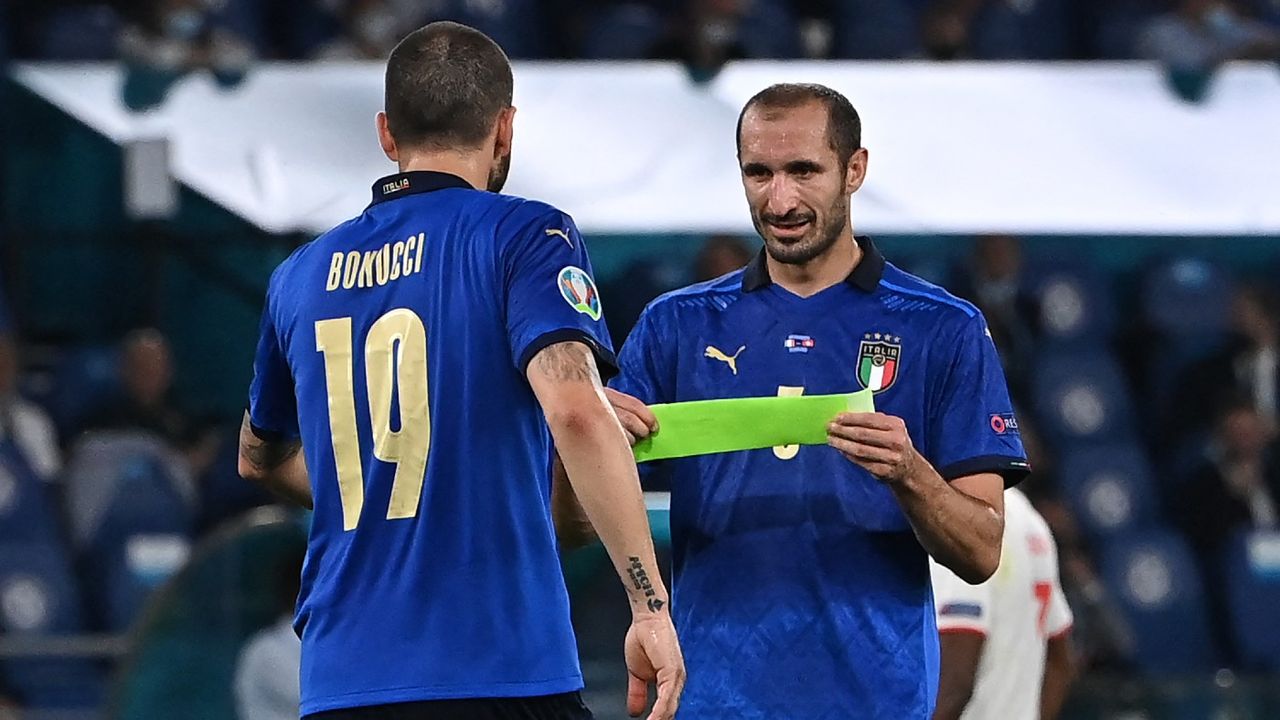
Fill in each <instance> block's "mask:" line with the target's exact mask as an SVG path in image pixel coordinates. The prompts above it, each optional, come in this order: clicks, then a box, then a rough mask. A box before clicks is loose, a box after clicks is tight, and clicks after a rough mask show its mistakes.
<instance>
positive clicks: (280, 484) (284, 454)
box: [239, 413, 311, 510]
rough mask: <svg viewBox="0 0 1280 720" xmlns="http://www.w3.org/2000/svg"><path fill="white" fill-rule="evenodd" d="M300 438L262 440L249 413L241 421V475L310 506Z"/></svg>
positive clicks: (302, 504)
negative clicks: (254, 429) (251, 422)
mask: <svg viewBox="0 0 1280 720" xmlns="http://www.w3.org/2000/svg"><path fill="white" fill-rule="evenodd" d="M301 450H302V443H300V442H298V441H297V440H263V439H262V438H260V437H258V436H257V435H255V434H254V432H253V427H252V426H250V424H249V414H248V413H245V415H244V421H243V422H241V423H240V461H239V469H240V477H242V478H244V479H245V480H248V481H250V482H255V483H257V484H259V485H262V486H263V487H265V488H266V489H268V490H270V491H271V492H273V493H275V494H276V495H279V496H280V497H282V498H284V499H285V500H288V501H289V502H292V503H296V504H298V505H301V506H302V507H305V508H307V509H308V510H310V509H311V480H310V479H309V478H308V477H307V464H306V462H305V461H304V460H303V458H302V452H301Z"/></svg>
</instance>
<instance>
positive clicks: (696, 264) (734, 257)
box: [693, 235, 752, 282]
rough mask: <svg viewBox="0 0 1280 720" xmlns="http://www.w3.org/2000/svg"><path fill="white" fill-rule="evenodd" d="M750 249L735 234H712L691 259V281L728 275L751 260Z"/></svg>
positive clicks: (703, 280) (701, 280)
mask: <svg viewBox="0 0 1280 720" xmlns="http://www.w3.org/2000/svg"><path fill="white" fill-rule="evenodd" d="M751 257H752V255H751V249H750V248H748V247H747V244H746V243H744V242H743V241H742V238H739V237H738V236H736V235H712V236H711V237H709V238H707V241H706V242H705V243H703V245H702V249H701V250H699V251H698V256H697V257H696V258H694V261H693V275H694V277H693V281H694V282H705V281H707V280H714V279H716V278H718V277H720V276H721V275H728V274H729V273H731V272H733V271H734V270H739V269H741V268H742V267H744V266H745V265H746V264H747V263H749V262H751Z"/></svg>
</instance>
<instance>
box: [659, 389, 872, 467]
mask: <svg viewBox="0 0 1280 720" xmlns="http://www.w3.org/2000/svg"><path fill="white" fill-rule="evenodd" d="M650 409H651V410H653V414H654V415H656V416H657V418H658V432H656V433H654V434H653V435H650V436H649V437H647V438H645V439H644V440H641V441H640V442H639V443H637V444H636V446H635V448H634V452H635V456H636V462H647V461H650V460H666V459H668V458H681V457H691V456H694V455H710V454H712V453H724V452H736V451H738V450H756V449H759V448H768V447H775V446H778V445H825V444H826V443H827V423H829V422H831V421H832V420H833V419H834V418H835V417H836V416H837V415H839V414H840V413H843V412H875V403H874V402H873V400H872V395H871V391H870V390H862V391H859V392H855V393H845V394H841V395H801V396H798V397H754V398H730V399H726V400H697V401H694V402H681V403H668V404H663V405H653V406H650Z"/></svg>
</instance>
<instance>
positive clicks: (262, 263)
mask: <svg viewBox="0 0 1280 720" xmlns="http://www.w3.org/2000/svg"><path fill="white" fill-rule="evenodd" d="M441 18H448V19H455V20H459V21H462V22H467V23H469V24H472V25H475V26H477V27H479V28H481V29H483V30H485V31H486V32H488V33H489V34H491V35H492V36H493V37H494V38H495V39H497V40H498V41H499V42H500V43H501V44H502V45H503V46H504V47H505V48H506V49H507V51H508V52H509V53H510V54H511V56H512V57H513V58H515V59H517V61H518V62H517V68H516V85H517V90H516V93H517V97H516V104H517V106H518V107H519V108H520V113H519V115H518V116H517V131H518V135H517V146H516V156H515V165H514V169H513V175H512V181H511V183H510V185H509V190H510V191H512V192H514V193H517V194H523V195H528V196H531V197H536V198H539V199H544V200H548V201H550V202H553V203H555V204H557V205H559V206H561V207H563V208H565V209H566V210H567V211H569V212H570V213H572V214H573V215H575V216H576V217H577V219H578V221H579V224H580V226H581V227H582V229H583V231H584V232H585V233H586V235H587V236H588V240H589V242H590V243H591V246H592V247H591V250H592V253H593V256H594V259H595V262H596V268H597V277H598V278H600V281H601V286H602V292H603V293H604V297H605V308H606V312H607V314H608V315H609V319H610V322H611V323H612V329H613V332H614V337H615V340H616V341H617V342H618V343H619V344H620V343H621V341H622V339H623V338H625V337H626V334H627V331H628V328H629V325H630V323H632V322H633V321H634V319H635V318H636V316H637V315H638V314H639V312H640V310H641V309H642V308H643V306H644V304H645V303H646V302H648V301H649V300H650V299H652V298H653V297H654V296H655V295H656V294H658V293H660V292H662V291H664V290H667V289H671V288H673V287H676V286H677V285H680V284H683V283H686V282H689V281H693V280H697V279H702V278H707V277H714V276H716V275H718V274H721V273H723V272H726V271H728V270H731V269H734V268H736V267H737V266H739V265H740V264H742V263H743V262H745V260H746V258H747V257H749V254H750V253H752V252H754V251H755V249H756V248H757V247H758V241H757V240H756V239H755V236H754V234H753V233H752V232H751V227H750V224H749V221H748V215H747V212H746V207H745V204H744V202H743V201H742V197H741V188H740V185H739V181H738V178H737V169H736V164H735V162H734V156H733V125H734V119H735V118H736V115H737V112H738V109H739V108H740V106H741V104H742V102H743V101H745V99H746V98H747V97H749V96H750V95H751V94H752V93H754V92H755V91H756V90H758V89H760V88H762V87H764V86H765V85H766V84H768V83H770V82H774V81H778V80H812V81H818V82H824V83H827V84H830V85H832V86H833V87H835V88H837V89H839V90H841V91H843V92H844V93H846V94H847V95H849V97H850V98H851V99H852V100H853V102H854V104H855V105H856V106H857V107H858V108H859V110H860V111H861V113H862V114H863V120H864V127H865V130H864V139H865V142H866V144H867V146H868V147H869V148H870V149H871V158H872V161H871V170H870V179H869V181H868V183H867V185H866V187H865V188H864V190H863V191H862V192H861V193H860V194H859V195H858V196H857V197H856V198H855V201H854V211H853V212H854V222H855V227H856V228H857V230H858V231H859V232H869V233H872V234H875V235H876V236H877V238H878V239H879V240H880V242H881V244H882V246H883V247H884V249H885V252H886V255H887V256H888V257H889V258H890V260H891V261H894V262H896V263H898V264H899V265H901V266H903V267H905V268H906V269H909V270H911V271H913V272H916V273H918V274H920V275H922V276H924V277H926V278H928V279H931V280H934V281H936V282H939V283H942V284H944V285H946V286H947V287H948V288H949V289H951V290H952V291H954V292H956V293H957V294H960V295H962V296H964V297H966V298H968V299H970V300H973V301H974V302H976V303H977V304H978V305H979V306H981V307H982V309H983V310H984V311H985V313H986V314H987V317H988V319H989V320H990V322H991V328H992V331H993V333H994V334H995V338H996V340H997V343H998V345H999V347H1000V348H1001V351H1002V355H1003V357H1004V360H1005V363H1006V369H1007V373H1008V375H1009V379H1010V382H1011V387H1012V388H1013V390H1014V393H1015V398H1016V402H1017V404H1018V405H1019V406H1020V409H1021V415H1020V418H1021V422H1022V433H1023V437H1024V438H1025V439H1026V440H1027V441H1028V449H1029V451H1031V453H1032V454H1033V457H1032V459H1033V461H1034V463H1035V467H1036V472H1035V474H1034V476H1033V477H1032V478H1031V479H1030V480H1029V481H1028V482H1027V483H1026V484H1025V488H1026V490H1027V492H1028V494H1029V495H1031V496H1032V498H1033V500H1034V501H1035V503H1036V504H1037V506H1038V507H1039V508H1040V510H1041V511H1042V513H1043V514H1044V515H1045V516H1046V518H1048V520H1049V522H1050V524H1051V525H1052V527H1053V529H1054V531H1055V533H1056V535H1057V537H1058V540H1059V543H1060V545H1061V548H1062V572H1063V581H1064V585H1065V587H1066V590H1067V593H1068V597H1069V599H1070V602H1071V603H1072V605H1073V608H1074V611H1075V615H1076V618H1077V627H1076V635H1077V639H1078V641H1079V650H1080V652H1081V654H1082V658H1083V661H1084V663H1085V666H1086V668H1087V672H1086V674H1085V676H1084V677H1083V679H1082V680H1081V681H1080V682H1079V683H1078V685H1077V686H1076V688H1075V690H1074V692H1073V694H1072V698H1071V700H1070V702H1069V705H1068V709H1067V712H1066V716H1067V717H1069V718H1081V719H1083V718H1108V719H1117V720H1118V719H1120V718H1124V719H1126V720H1128V719H1138V718H1144V719H1147V718H1149V719H1155V718H1177V719H1179V720H1181V719H1183V718H1186V719H1188V720H1190V719H1193V718H1214V719H1218V718H1223V719H1225V718H1233V719H1234V718H1275V717H1280V621H1278V620H1277V610H1276V608H1277V607H1280V534H1277V530H1280V450H1278V449H1277V444H1276V443H1277V441H1276V438H1277V432H1276V430H1277V419H1278V417H1280V387H1278V385H1280V369H1278V364H1280V363H1278V359H1280V306H1278V305H1277V291H1280V201H1278V200H1277V198H1280V68H1278V67H1277V63H1276V60H1277V59H1278V58H1280V2H1278V1H1277V0H1235V1H1234V2H1220V1H1218V0H796V1H794V2H787V1H786V0H687V1H686V0H597V1H592V0H136V1H132V2H129V1H125V0H119V1H117V2H88V1H74V0H3V1H2V2H0V63H2V64H3V65H4V69H5V73H4V78H3V84H0V108H2V110H0V122H2V123H3V125H2V127H0V153H2V155H0V198H2V199H3V200H2V203H0V282H2V283H3V289H2V290H0V332H2V337H0V698H2V699H0V718H9V717H23V718H113V719H114V718H119V719H121V720H124V719H129V720H133V719H138V720H144V719H145V720H155V719H158V718H182V719H183V720H203V719H206V718H208V719H209V720H215V719H217V720H225V719H227V718H235V717H240V718H241V719H242V720H267V719H268V718H274V717H275V716H274V715H270V714H268V713H265V712H263V713H257V714H239V715H238V712H239V711H238V710H237V707H236V705H237V702H236V695H237V692H240V693H241V694H242V695H250V694H252V693H253V692H254V690H253V689H252V688H249V687H247V685H246V684H244V683H237V679H236V677H237V665H238V664H239V663H242V662H243V663H252V662H254V659H255V658H256V659H257V662H259V663H260V665H259V667H266V668H268V670H267V671H259V672H257V673H256V674H257V675H261V676H267V675H270V674H271V672H270V670H274V671H276V674H278V675H282V676H284V677H285V679H286V680H287V676H288V674H289V673H290V672H293V673H296V668H292V669H291V668H290V667H289V663H288V662H287V658H288V653H289V648H288V642H289V639H288V637H287V632H286V633H282V632H278V630H279V629H280V619H281V618H282V617H283V616H284V615H285V614H286V613H287V611H288V607H289V604H290V603H289V598H290V593H291V592H292V590H291V588H290V586H289V581H290V579H291V577H292V576H294V575H296V567H297V563H298V557H299V553H300V550H301V547H302V543H303V538H304V533H305V527H306V518H305V516H301V515H298V514H296V513H292V512H290V511H288V510H285V509H282V508H279V507H275V506H271V499H270V498H268V497H265V496H263V495H262V494H260V493H258V492H257V491H256V490H255V489H254V488H252V487H250V486H248V485H247V484H245V483H243V482H241V481H240V480H239V479H238V478H237V477H236V474H235V431H236V428H237V427H238V424H239V418H240V413H241V412H242V409H243V404H244V398H245V389H246V386H247V381H248V379H249V376H250V373H251V368H250V362H251V358H252V352H253V343H254V339H255V336H256V331H257V320H258V316H259V311H260V307H261V301H262V297H263V292H264V290H265V286H266V280H267V277H268V275H269V273H270V271H271V269H272V268H273V267H274V266H275V264H276V263H277V262H279V261H280V260H281V259H283V258H284V257H285V256H286V255H287V253H288V252H289V251H290V250H291V249H292V248H293V247H296V246H297V245H298V244H300V243H302V242H306V241H307V240H308V239H310V238H311V237H314V235H315V234H316V233H318V232H321V231H323V230H325V229H327V228H328V227H329V226H331V225H332V224H334V223H336V222H338V221H340V220H341V219H343V218H345V217H348V216H350V215H352V214H355V213H357V212H359V210H360V209H361V207H362V206H363V205H364V203H365V202H366V201H367V188H368V185H369V184H370V183H371V182H372V181H373V180H374V179H376V178H377V177H379V176H381V175H384V174H387V173H389V172H390V171H391V170H390V169H389V167H390V166H389V165H388V164H387V163H386V162H385V160H384V159H383V158H382V157H381V156H380V154H379V153H378V149H377V146H376V143H375V141H374V136H373V123H372V119H373V114H374V112H376V110H378V109H379V108H380V102H381V75H380V72H381V66H380V63H379V60H378V59H379V58H382V57H384V56H385V54H386V52H387V51H388V50H389V48H390V47H391V46H392V45H393V44H394V43H395V42H396V40H397V39H398V38H399V37H401V36H402V35H403V34H404V33H405V32H407V31H408V30H411V29H413V28H415V27H417V26H419V25H420V24H422V23H423V22H425V21H427V20H431V19H441ZM620 61H647V62H620ZM1081 61H1085V62H1081ZM648 490H650V491H652V494H651V495H650V498H651V500H652V503H653V512H652V516H653V518H654V521H655V530H656V532H657V534H658V535H659V538H660V539H661V537H662V535H663V532H664V530H663V513H662V507H663V499H662V496H661V491H662V490H663V488H661V487H654V488H648ZM604 568H605V560H604V557H603V553H602V551H599V550H598V549H590V548H588V549H586V550H583V551H580V552H579V553H577V554H575V555H574V556H572V557H568V558H566V569H567V577H568V581H569V584H570V587H571V592H572V593H573V595H574V598H575V614H576V616H577V618H576V619H577V625H578V630H579V634H580V635H579V637H580V644H581V646H582V651H583V663H584V669H585V671H586V672H587V675H588V686H589V688H588V689H589V700H590V701H591V703H592V704H593V706H594V707H595V708H596V709H597V713H598V716H599V717H601V718H604V719H606V720H607V719H609V718H613V717H620V716H621V715H622V713H621V699H622V688H623V683H624V678H625V676H624V674H623V670H622V667H621V665H620V663H619V660H620V658H619V653H618V649H619V647H620V641H621V637H622V632H623V631H624V629H625V625H626V616H625V609H624V605H623V603H622V601H621V596H620V593H619V592H618V590H617V589H616V588H615V587H614V586H615V585H616V581H614V580H613V579H612V573H610V572H607V571H604ZM273 628H274V629H275V630H277V632H273V631H272V630H273ZM251 639H252V642H253V643H255V645H256V650H254V651H252V652H245V650H244V649H245V646H246V643H249V642H250V641H251ZM273 653H274V654H273ZM264 658H265V660H264ZM273 658H284V659H285V660H284V661H279V662H276V661H273V660H272V659H273ZM242 679H243V678H242ZM272 680H273V679H272V678H270V677H266V678H265V679H263V682H269V681H272ZM286 684H287V683H286ZM242 706H245V707H248V706H253V701H252V700H250V699H245V698H244V697H242Z"/></svg>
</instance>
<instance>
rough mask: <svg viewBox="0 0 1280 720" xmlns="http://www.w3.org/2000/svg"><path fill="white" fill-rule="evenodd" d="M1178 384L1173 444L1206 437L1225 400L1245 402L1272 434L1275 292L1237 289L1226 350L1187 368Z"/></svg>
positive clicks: (1276, 422) (1278, 364)
mask: <svg viewBox="0 0 1280 720" xmlns="http://www.w3.org/2000/svg"><path fill="white" fill-rule="evenodd" d="M1177 385H1178V387H1179V388H1180V390H1181V392H1180V401H1179V402H1178V403H1177V404H1175V405H1174V407H1173V410H1172V411H1171V412H1170V413H1169V416H1168V419H1167V421H1166V422H1167V423H1168V425H1167V426H1166V430H1165V433H1164V437H1165V438H1166V439H1167V441H1168V442H1169V443H1171V444H1172V443H1184V442H1186V441H1187V440H1188V439H1192V440H1194V438H1195V436H1196V435H1197V434H1199V433H1202V432H1204V430H1205V429H1206V428H1205V426H1206V425H1207V424H1208V422H1209V420H1208V419H1210V418H1212V417H1214V410H1215V409H1216V407H1217V406H1218V404H1219V403H1220V402H1221V401H1220V398H1222V397H1223V396H1224V395H1227V396H1239V397H1241V398H1243V399H1244V400H1246V401H1248V402H1249V403H1251V404H1252V406H1253V408H1254V409H1255V410H1257V411H1258V414H1259V415H1260V416H1261V417H1262V420H1263V421H1264V422H1265V423H1266V424H1267V425H1268V426H1269V427H1270V428H1271V429H1273V430H1274V429H1276V428H1277V427H1280V301H1278V300H1277V297H1276V295H1275V293H1274V292H1273V291H1271V290H1270V289H1269V288H1264V287H1259V286H1254V287H1245V288H1242V289H1240V290H1238V291H1237V292H1236V295H1235V298H1234V299H1233V300H1232V303H1231V336H1230V338H1229V339H1228V340H1227V343H1226V346H1225V347H1224V348H1223V349H1222V351H1221V352H1217V353H1214V354H1212V355H1211V356H1209V357H1208V358H1206V359H1205V360H1203V361H1200V362H1197V363H1195V364H1194V365H1192V366H1191V367H1190V368H1187V369H1186V370H1185V372H1184V373H1183V376H1182V378H1181V379H1180V381H1179V382H1178V383H1177Z"/></svg>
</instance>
